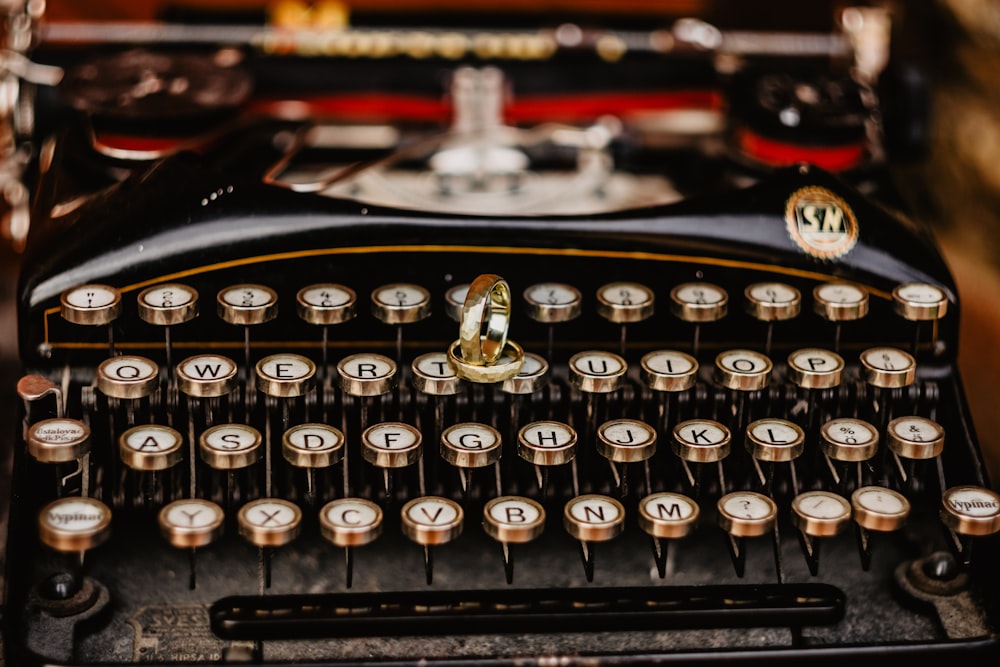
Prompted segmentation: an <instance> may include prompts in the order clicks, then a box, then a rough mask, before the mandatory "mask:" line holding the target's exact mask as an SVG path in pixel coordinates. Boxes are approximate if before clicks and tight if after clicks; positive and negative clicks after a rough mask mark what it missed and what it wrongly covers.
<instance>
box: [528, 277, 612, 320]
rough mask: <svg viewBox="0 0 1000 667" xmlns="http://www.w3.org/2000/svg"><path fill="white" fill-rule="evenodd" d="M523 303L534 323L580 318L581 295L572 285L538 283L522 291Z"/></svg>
mask: <svg viewBox="0 0 1000 667" xmlns="http://www.w3.org/2000/svg"><path fill="white" fill-rule="evenodd" d="M524 303H525V307H526V310H527V313H528V317H530V318H531V319H533V320H535V321H536V322H545V323H548V324H552V323H556V322H569V321H570V320H574V319H576V318H577V317H579V316H580V312H581V311H582V304H583V295H582V294H580V290H578V289H577V288H575V287H573V286H572V285H566V284H564V283H539V284H537V285H532V286H531V287H529V288H528V289H526V290H524ZM608 319H610V318H608ZM612 321H614V320H612Z"/></svg>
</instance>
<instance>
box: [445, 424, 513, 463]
mask: <svg viewBox="0 0 1000 667" xmlns="http://www.w3.org/2000/svg"><path fill="white" fill-rule="evenodd" d="M501 444H502V441H501V438H500V432H499V431H497V430H496V429H495V428H493V427H492V426H487V425H486V424H477V423H473V422H465V423H462V424H455V425H453V426H449V427H448V428H446V429H445V430H444V432H443V433H441V458H443V459H444V460H445V461H447V462H448V463H450V464H451V465H453V466H456V467H458V468H483V467H485V466H488V465H492V464H494V463H496V462H497V461H499V460H500V454H501V453H502V451H503V450H502V449H501V447H500V446H501Z"/></svg>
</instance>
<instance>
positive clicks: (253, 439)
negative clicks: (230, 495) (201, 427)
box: [198, 424, 261, 470]
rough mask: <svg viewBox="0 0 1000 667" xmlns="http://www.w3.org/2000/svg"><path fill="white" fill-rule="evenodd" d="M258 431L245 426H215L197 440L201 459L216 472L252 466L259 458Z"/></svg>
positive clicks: (259, 442) (259, 437)
mask: <svg viewBox="0 0 1000 667" xmlns="http://www.w3.org/2000/svg"><path fill="white" fill-rule="evenodd" d="M260 444H261V436H260V431H258V430H257V429H255V428H254V427H253V426H249V425H247V424H217V425H216V426H212V427H210V428H209V429H208V430H206V431H205V432H204V433H202V434H201V437H200V438H199V440H198V449H199V452H200V453H201V459H202V460H203V461H204V462H205V463H207V464H208V465H210V466H211V467H213V468H215V469H216V470H235V469H237V468H245V467H247V466H250V465H253V464H254V463H256V462H257V459H258V458H259V457H260Z"/></svg>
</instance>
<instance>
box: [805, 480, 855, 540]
mask: <svg viewBox="0 0 1000 667" xmlns="http://www.w3.org/2000/svg"><path fill="white" fill-rule="evenodd" d="M850 519H851V504H850V503H849V502H847V499H846V498H844V497H843V496H839V495H837V494H836V493H830V492H829V491H806V492H804V493H800V494H799V495H797V496H795V498H794V499H792V525H793V526H795V527H796V528H798V529H799V530H801V531H802V532H803V533H805V534H806V535H810V536H812V537H832V536H834V535H836V534H837V533H839V532H840V531H841V530H842V529H843V528H844V526H846V525H847V522H848V521H850Z"/></svg>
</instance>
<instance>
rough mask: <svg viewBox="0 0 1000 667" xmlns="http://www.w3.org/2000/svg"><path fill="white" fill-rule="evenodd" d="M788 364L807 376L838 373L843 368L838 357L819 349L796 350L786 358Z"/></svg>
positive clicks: (841, 361)
mask: <svg viewBox="0 0 1000 667" xmlns="http://www.w3.org/2000/svg"><path fill="white" fill-rule="evenodd" d="M788 363H789V364H791V365H792V366H794V367H795V368H797V369H798V370H800V371H803V372H805V373H809V374H828V373H838V372H840V371H841V370H842V369H843V368H844V360H843V359H841V358H840V356H839V355H836V354H834V353H833V352H829V351H827V350H822V349H819V348H807V349H802V350H797V351H795V352H793V353H792V354H791V355H790V356H789V357H788Z"/></svg>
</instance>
